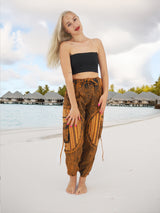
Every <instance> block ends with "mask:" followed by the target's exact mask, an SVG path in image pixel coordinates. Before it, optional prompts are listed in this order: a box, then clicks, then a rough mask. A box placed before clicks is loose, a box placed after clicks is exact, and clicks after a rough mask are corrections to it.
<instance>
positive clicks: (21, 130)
mask: <svg viewBox="0 0 160 213" xmlns="http://www.w3.org/2000/svg"><path fill="white" fill-rule="evenodd" d="M156 117H160V113H158V114H154V115H149V116H145V117H143V118H135V119H131V120H123V121H120V122H104V123H103V128H111V127H115V126H121V125H126V124H131V123H135V122H140V121H145V120H148V119H153V118H156ZM62 129H63V128H55V127H31V128H15V129H0V133H1V135H6V134H15V133H26V132H28V131H31V132H42V131H43V132H47V131H52V134H53V135H54V138H56V137H61V136H62Z"/></svg>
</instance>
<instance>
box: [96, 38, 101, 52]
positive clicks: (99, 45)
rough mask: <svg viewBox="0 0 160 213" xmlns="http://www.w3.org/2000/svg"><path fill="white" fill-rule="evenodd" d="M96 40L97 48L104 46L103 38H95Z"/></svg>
mask: <svg viewBox="0 0 160 213" xmlns="http://www.w3.org/2000/svg"><path fill="white" fill-rule="evenodd" d="M94 42H95V44H96V46H97V48H98V49H100V50H101V48H102V47H103V44H102V41H101V39H99V38H94Z"/></svg>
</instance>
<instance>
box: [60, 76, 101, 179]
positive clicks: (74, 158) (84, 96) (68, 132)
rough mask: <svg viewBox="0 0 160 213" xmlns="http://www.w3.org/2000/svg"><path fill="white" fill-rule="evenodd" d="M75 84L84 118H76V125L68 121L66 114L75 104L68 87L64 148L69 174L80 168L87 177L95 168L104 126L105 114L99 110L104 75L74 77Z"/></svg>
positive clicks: (65, 100)
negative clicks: (68, 123) (83, 77)
mask: <svg viewBox="0 0 160 213" xmlns="http://www.w3.org/2000/svg"><path fill="white" fill-rule="evenodd" d="M73 85H74V89H75V96H76V100H77V105H78V109H79V111H80V118H81V120H78V122H77V126H75V122H74V124H73V126H72V127H70V125H67V120H66V119H65V118H66V117H67V115H68V114H69V112H70V109H71V104H70V100H69V96H68V93H67V89H66V92H65V96H64V102H63V144H65V149H64V152H65V155H66V166H67V173H68V175H71V176H74V175H76V174H77V171H79V172H80V175H81V176H82V177H85V176H87V175H88V174H89V172H90V171H91V168H92V165H93V162H94V159H95V154H96V151H97V146H98V141H99V139H100V137H101V133H102V128H103V116H104V115H103V114H101V113H100V112H99V110H100V107H99V106H98V102H99V99H100V96H101V95H102V93H103V87H102V79H101V78H100V77H96V78H85V79H73ZM62 148H63V147H62ZM61 152H62V151H61Z"/></svg>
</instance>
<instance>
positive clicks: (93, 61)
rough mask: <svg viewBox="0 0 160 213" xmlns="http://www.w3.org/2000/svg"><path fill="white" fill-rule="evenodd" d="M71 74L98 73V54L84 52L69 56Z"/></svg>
mask: <svg viewBox="0 0 160 213" xmlns="http://www.w3.org/2000/svg"><path fill="white" fill-rule="evenodd" d="M70 59H71V68H72V74H76V73H80V72H87V71H92V72H97V73H98V64H99V61H98V53H97V52H84V53H75V54H73V55H70Z"/></svg>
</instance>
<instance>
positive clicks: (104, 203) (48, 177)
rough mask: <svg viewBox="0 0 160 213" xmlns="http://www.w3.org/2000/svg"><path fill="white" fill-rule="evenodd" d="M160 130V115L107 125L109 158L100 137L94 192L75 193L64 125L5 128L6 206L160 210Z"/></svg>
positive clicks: (9, 211) (17, 211) (5, 212)
mask: <svg viewBox="0 0 160 213" xmlns="http://www.w3.org/2000/svg"><path fill="white" fill-rule="evenodd" d="M159 132H160V115H157V116H154V117H149V118H145V120H140V121H136V122H131V123H126V124H123V125H108V126H104V128H103V131H102V140H103V149H104V161H102V149H101V141H100V140H99V144H98V150H97V153H96V157H95V161H94V164H93V167H92V170H91V172H90V174H89V175H88V177H87V180H86V184H87V188H88V192H87V193H86V194H81V195H75V194H68V193H67V192H66V191H65V189H66V187H67V184H68V181H69V176H68V175H67V169H66V165H65V154H64V151H63V153H62V162H61V165H60V159H59V156H60V150H61V146H62V129H60V130H58V131H56V130H55V131H53V129H52V128H32V129H23V130H22V129H19V130H6V131H1V138H0V139H1V150H0V151H1V171H0V173H1V180H0V184H1V185H0V187H1V212H2V213H72V212H73V213H75V212H76V213H80V212H83V213H89V212H92V213H160V182H159V180H160V133H159ZM78 178H79V173H78ZM77 181H78V179H77Z"/></svg>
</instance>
